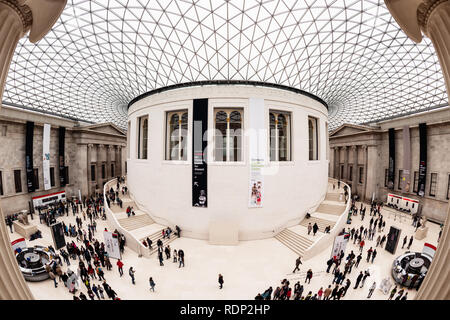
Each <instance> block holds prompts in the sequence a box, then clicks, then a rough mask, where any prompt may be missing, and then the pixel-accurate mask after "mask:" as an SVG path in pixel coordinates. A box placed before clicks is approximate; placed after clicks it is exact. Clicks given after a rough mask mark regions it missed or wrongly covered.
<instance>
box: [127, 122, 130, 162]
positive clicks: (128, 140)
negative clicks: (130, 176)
mask: <svg viewBox="0 0 450 320" xmlns="http://www.w3.org/2000/svg"><path fill="white" fill-rule="evenodd" d="M130 135H131V121H128V130H127V159H130Z"/></svg>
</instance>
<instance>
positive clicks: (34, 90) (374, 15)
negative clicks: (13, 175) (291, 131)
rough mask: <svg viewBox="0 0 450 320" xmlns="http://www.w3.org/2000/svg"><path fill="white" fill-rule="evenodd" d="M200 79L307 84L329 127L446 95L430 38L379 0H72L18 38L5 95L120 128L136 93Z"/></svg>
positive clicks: (430, 104) (409, 109)
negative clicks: (51, 21) (401, 23)
mask: <svg viewBox="0 0 450 320" xmlns="http://www.w3.org/2000/svg"><path fill="white" fill-rule="evenodd" d="M205 80H250V81H262V82H269V83H275V84H281V85H286V86H290V87H294V88H298V89H302V90H304V91H308V92H310V93H312V94H315V95H317V96H318V97H320V98H322V99H323V100H324V101H326V102H327V103H328V105H329V113H330V129H333V128H336V127H337V126H339V125H340V124H342V123H344V122H349V123H362V122H368V121H373V120H377V119H381V118H387V117H392V116H396V115H401V114H408V113H414V112H420V111H426V110H429V109H432V108H435V107H437V106H440V105H446V104H447V94H446V91H445V84H444V80H443V76H442V73H441V71H440V66H439V62H438V59H437V56H436V54H435V51H434V48H433V46H432V44H431V42H430V41H429V40H428V39H424V41H423V42H422V43H421V44H415V43H413V42H412V41H411V40H409V39H408V38H407V37H406V35H405V34H404V33H403V32H402V31H401V30H400V28H399V27H398V25H397V24H396V22H395V21H394V19H393V18H392V16H391V15H390V13H389V11H388V10H387V8H386V7H385V5H384V2H383V1H382V0H306V1H297V0H278V1H270V0H267V1H266V0H239V1H238V0H236V1H235V0H227V1H219V0H171V1H170V0H151V1H148V0H146V1H144V0H134V1H132V0H130V1H126V0H109V1H106V0H96V1H86V0H72V1H70V0H69V1H68V4H67V6H66V8H65V9H64V12H63V14H62V16H61V18H60V19H59V21H58V22H57V23H56V25H55V26H54V28H53V30H52V31H51V32H50V33H49V34H48V35H47V36H46V37H45V38H44V39H43V40H41V41H40V42H39V43H37V44H31V43H29V42H28V41H27V40H26V39H22V40H21V41H20V43H19V45H18V47H17V50H16V52H15V55H14V58H13V61H12V63H11V69H10V72H9V75H8V79H7V83H6V89H5V95H4V100H5V103H7V104H8V103H9V104H15V105H20V106H23V107H25V108H31V109H35V110H40V111H44V112H49V113H54V114H58V115H62V116H65V117H72V118H78V119H83V120H89V121H93V122H103V121H111V122H113V123H116V124H118V125H119V126H121V127H125V126H126V118H127V114H126V106H127V104H128V102H129V101H130V100H132V99H133V98H134V97H136V96H138V95H140V94H142V93H145V92H147V91H150V90H153V89H157V88H161V87H164V86H169V85H174V84H178V83H185V82H193V81H205Z"/></svg>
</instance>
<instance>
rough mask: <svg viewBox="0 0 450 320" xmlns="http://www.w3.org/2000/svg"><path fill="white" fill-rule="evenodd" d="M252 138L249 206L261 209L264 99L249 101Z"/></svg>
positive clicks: (262, 197)
mask: <svg viewBox="0 0 450 320" xmlns="http://www.w3.org/2000/svg"><path fill="white" fill-rule="evenodd" d="M249 114H250V115H249V122H250V128H252V129H251V131H249V138H250V152H249V158H250V159H249V160H250V161H249V162H250V181H249V204H248V206H249V207H250V208H261V207H262V206H263V199H264V178H263V174H262V170H263V168H264V165H265V162H266V153H267V140H266V139H267V137H266V128H265V121H264V116H265V112H264V99H260V98H250V99H249Z"/></svg>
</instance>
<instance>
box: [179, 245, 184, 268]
mask: <svg viewBox="0 0 450 320" xmlns="http://www.w3.org/2000/svg"><path fill="white" fill-rule="evenodd" d="M178 261H179V262H180V264H179V265H178V268H181V265H183V267H184V251H183V250H182V249H179V250H178Z"/></svg>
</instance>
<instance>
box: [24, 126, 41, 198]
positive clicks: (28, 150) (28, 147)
mask: <svg viewBox="0 0 450 320" xmlns="http://www.w3.org/2000/svg"><path fill="white" fill-rule="evenodd" d="M33 136H34V122H32V121H27V124H26V134H25V170H26V174H27V189H28V192H34V191H35V190H36V189H37V188H39V186H35V185H34V181H35V179H34V171H33Z"/></svg>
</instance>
